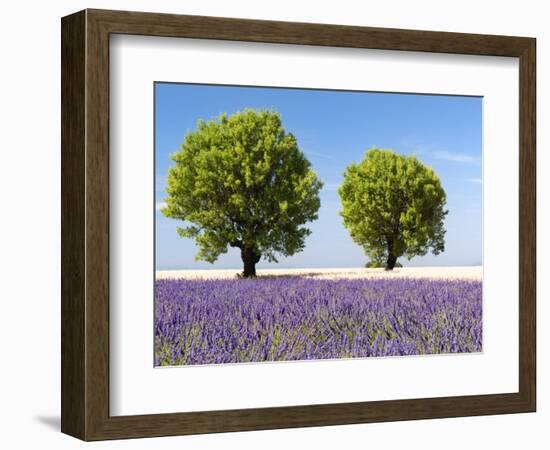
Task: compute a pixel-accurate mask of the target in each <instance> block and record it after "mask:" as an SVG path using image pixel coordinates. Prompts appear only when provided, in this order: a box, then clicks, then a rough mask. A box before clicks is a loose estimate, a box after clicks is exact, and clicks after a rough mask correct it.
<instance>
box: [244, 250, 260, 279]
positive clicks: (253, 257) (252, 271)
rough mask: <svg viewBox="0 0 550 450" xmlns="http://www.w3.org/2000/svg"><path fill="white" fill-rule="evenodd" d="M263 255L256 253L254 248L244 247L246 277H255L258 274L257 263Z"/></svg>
mask: <svg viewBox="0 0 550 450" xmlns="http://www.w3.org/2000/svg"><path fill="white" fill-rule="evenodd" d="M260 258H261V255H260V254H258V253H256V252H255V251H254V249H253V248H242V249H241V259H242V260H243V264H244V270H243V277H244V278H253V277H255V276H256V263H257V262H258V261H259V260H260Z"/></svg>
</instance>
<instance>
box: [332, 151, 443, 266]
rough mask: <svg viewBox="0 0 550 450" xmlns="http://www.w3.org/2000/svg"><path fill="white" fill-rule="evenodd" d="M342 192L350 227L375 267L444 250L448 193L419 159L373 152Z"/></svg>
mask: <svg viewBox="0 0 550 450" xmlns="http://www.w3.org/2000/svg"><path fill="white" fill-rule="evenodd" d="M338 193H339V195H340V199H341V202H342V210H341V212H340V214H341V216H342V217H343V219H344V225H345V226H346V228H347V229H348V231H349V233H350V235H351V238H352V239H353V240H354V242H356V243H357V244H359V245H361V246H362V247H363V248H364V250H365V253H366V254H367V256H368V257H369V259H370V260H371V261H373V262H374V264H375V265H378V266H379V265H380V264H382V263H385V268H386V269H387V270H391V269H393V268H394V267H395V265H396V263H397V259H398V258H399V257H401V256H405V257H406V258H408V259H411V258H412V257H413V256H417V255H425V254H426V253H427V252H428V251H429V250H430V249H431V251H432V253H433V254H435V255H437V254H439V253H440V252H442V251H444V249H445V240H444V236H445V229H444V227H443V221H444V218H445V215H446V214H447V213H448V211H446V210H445V202H446V195H445V191H444V190H443V187H442V186H441V182H440V181H439V178H438V176H437V175H436V173H435V172H434V171H433V170H432V169H431V168H429V167H427V166H425V165H424V164H422V163H421V162H420V161H419V160H418V159H417V158H416V157H415V156H403V155H399V154H397V153H394V152H393V151H391V150H380V149H375V148H374V149H371V150H369V151H367V152H366V154H365V157H364V158H363V160H362V161H361V162H360V163H359V164H351V165H349V166H348V167H347V169H346V171H345V172H344V181H343V183H342V185H341V186H340V188H339V189H338Z"/></svg>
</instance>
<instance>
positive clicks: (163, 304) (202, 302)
mask: <svg viewBox="0 0 550 450" xmlns="http://www.w3.org/2000/svg"><path fill="white" fill-rule="evenodd" d="M155 290H156V293H155V296H156V298H155V308H156V310H155V365H157V366H164V365H192V364H221V363H241V362H260V361H289V360H312V359H329V358H330V359H333V358H355V357H371V356H400V355H421V354H435V353H461V352H479V351H481V343H482V302H481V292H482V291H481V281H474V280H433V279H406V278H398V279H370V280H367V279H337V280H326V279H324V280H322V279H308V278H303V277H276V278H257V279H248V280H245V279H243V280H239V279H233V280H227V279H222V280H157V281H156V284H155Z"/></svg>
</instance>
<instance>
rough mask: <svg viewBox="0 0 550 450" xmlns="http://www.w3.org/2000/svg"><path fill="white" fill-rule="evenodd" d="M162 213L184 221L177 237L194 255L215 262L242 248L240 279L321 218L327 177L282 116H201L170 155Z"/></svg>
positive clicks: (292, 245) (287, 249)
mask: <svg viewBox="0 0 550 450" xmlns="http://www.w3.org/2000/svg"><path fill="white" fill-rule="evenodd" d="M172 160H173V161H174V163H175V165H174V166H173V167H171V168H170V169H169V171H168V177H167V188H166V192H167V193H168V197H167V198H166V206H165V207H164V208H163V209H162V213H163V214H164V215H165V216H167V217H171V218H174V219H179V220H183V221H185V222H187V224H188V226H185V227H181V228H178V229H177V231H178V233H179V235H180V236H182V237H186V238H193V239H195V240H196V242H197V244H198V247H199V252H198V254H197V255H196V259H197V260H204V261H208V262H210V263H213V262H215V261H216V260H217V258H218V256H219V255H220V254H222V253H226V252H227V250H228V246H231V247H236V248H238V249H240V252H241V259H242V261H243V264H244V270H243V276H244V277H253V276H255V275H256V263H257V262H258V261H259V260H260V259H261V258H262V257H265V258H266V259H267V260H268V261H274V262H277V254H282V255H284V256H289V255H293V254H295V253H297V252H299V251H301V250H302V249H303V248H304V243H305V238H306V237H307V236H308V235H309V234H310V233H311V231H310V230H309V229H307V228H306V227H304V226H303V225H304V224H305V223H306V222H309V221H312V220H315V219H317V211H318V210H319V206H320V200H319V191H320V189H321V187H322V185H323V184H322V182H321V181H320V180H319V179H318V178H317V175H316V174H315V172H314V171H313V170H312V169H311V165H310V163H309V161H308V160H307V159H306V157H305V156H304V154H303V153H302V151H300V149H299V148H298V143H297V141H296V138H295V137H294V135H292V133H287V132H285V130H284V129H283V126H282V123H281V118H280V116H279V114H277V113H276V112H273V111H267V110H261V111H255V110H251V109H246V110H244V111H242V112H239V113H236V114H233V115H231V116H227V115H225V114H222V115H221V116H220V117H219V118H218V119H217V120H212V121H208V122H205V121H202V120H200V121H199V122H198V125H197V129H196V130H195V131H193V132H189V133H188V134H187V135H186V137H185V141H184V143H183V145H182V147H181V150H180V151H178V152H176V153H174V154H173V155H172Z"/></svg>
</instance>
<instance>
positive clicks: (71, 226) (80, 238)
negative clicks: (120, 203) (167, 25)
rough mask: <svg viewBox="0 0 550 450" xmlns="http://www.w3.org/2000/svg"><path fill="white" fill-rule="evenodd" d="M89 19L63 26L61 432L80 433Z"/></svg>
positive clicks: (66, 20) (79, 17)
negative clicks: (85, 63)
mask: <svg viewBox="0 0 550 450" xmlns="http://www.w3.org/2000/svg"><path fill="white" fill-rule="evenodd" d="M85 20H86V15H85V13H84V12H79V13H76V14H73V15H71V16H68V17H65V18H64V19H63V22H62V27H61V41H62V46H61V146H62V153H61V235H62V239H61V391H62V395H61V430H62V431H63V432H65V433H68V434H72V435H74V436H78V437H83V435H84V430H85V424H84V411H85V409H86V403H85V399H84V397H85V383H84V380H85V374H86V370H85V362H84V349H85V342H84V334H85V333H84V327H85V314H84V301H85V293H84V282H85V279H86V274H85V250H84V235H85V231H86V224H85V217H84V216H85V208H84V192H85V187H84V184H85V177H84V170H85V159H84V157H85V152H84V148H85V143H84V139H85V130H86V127H85V115H86V114H85V112H86V102H85V71H84V67H85V65H84V61H85V55H84V52H85Z"/></svg>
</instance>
